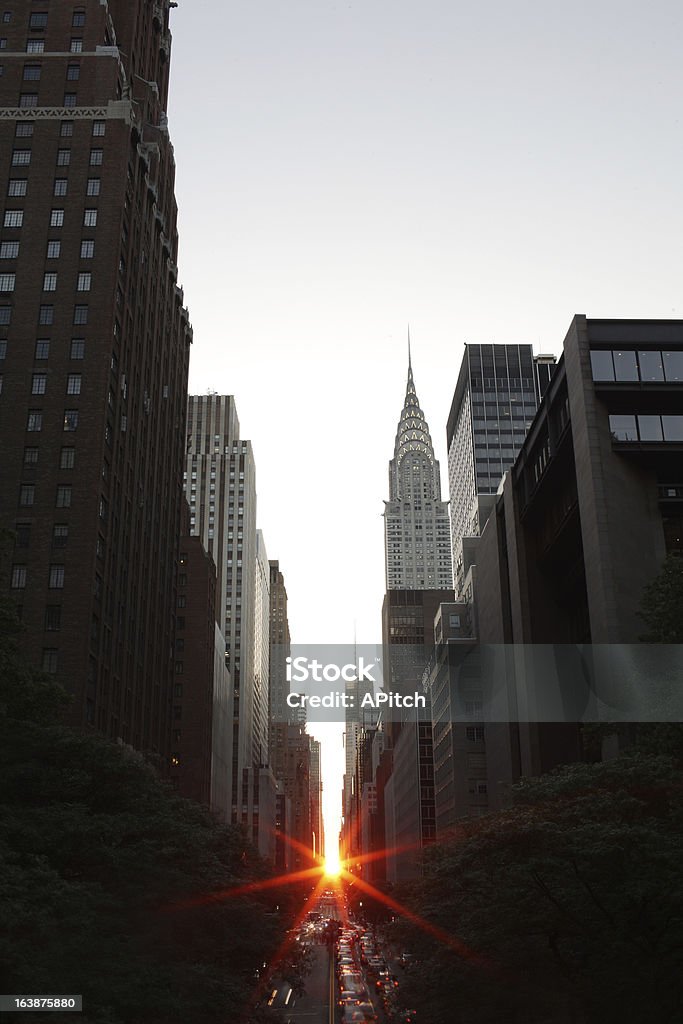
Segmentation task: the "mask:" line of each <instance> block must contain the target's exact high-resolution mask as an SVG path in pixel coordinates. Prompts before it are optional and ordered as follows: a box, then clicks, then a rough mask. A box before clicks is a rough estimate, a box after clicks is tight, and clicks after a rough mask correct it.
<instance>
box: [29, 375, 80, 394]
mask: <svg viewBox="0 0 683 1024" xmlns="http://www.w3.org/2000/svg"><path fill="white" fill-rule="evenodd" d="M81 383H82V379H81V374H80V373H70V374H68V375H67V378H66V393H67V395H80V393H81ZM46 392H47V373H42V372H41V373H34V374H33V377H32V379H31V394H32V395H44V394H45V393H46Z"/></svg>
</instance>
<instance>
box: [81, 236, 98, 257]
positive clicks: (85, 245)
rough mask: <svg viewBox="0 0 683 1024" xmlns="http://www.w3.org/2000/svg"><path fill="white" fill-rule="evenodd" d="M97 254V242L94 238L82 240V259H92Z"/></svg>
mask: <svg viewBox="0 0 683 1024" xmlns="http://www.w3.org/2000/svg"><path fill="white" fill-rule="evenodd" d="M94 255H95V243H94V241H93V240H92V239H90V238H87V239H85V240H84V241H82V242H81V259H82V260H91V259H92V258H93V256H94Z"/></svg>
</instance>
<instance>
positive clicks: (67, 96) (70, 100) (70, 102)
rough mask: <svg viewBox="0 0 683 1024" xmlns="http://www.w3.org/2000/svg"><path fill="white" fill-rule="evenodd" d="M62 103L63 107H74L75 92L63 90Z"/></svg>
mask: <svg viewBox="0 0 683 1024" xmlns="http://www.w3.org/2000/svg"><path fill="white" fill-rule="evenodd" d="M63 105H64V106H65V107H75V106H76V93H75V92H65V93H64V104H63Z"/></svg>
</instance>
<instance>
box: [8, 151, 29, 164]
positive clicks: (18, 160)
mask: <svg viewBox="0 0 683 1024" xmlns="http://www.w3.org/2000/svg"><path fill="white" fill-rule="evenodd" d="M30 163H31V150H30V149H15V150H13V151H12V167H28V165H29V164H30Z"/></svg>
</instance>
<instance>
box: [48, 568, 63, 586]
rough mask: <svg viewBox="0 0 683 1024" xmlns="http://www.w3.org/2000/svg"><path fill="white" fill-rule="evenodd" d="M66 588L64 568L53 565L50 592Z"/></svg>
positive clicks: (50, 576)
mask: <svg viewBox="0 0 683 1024" xmlns="http://www.w3.org/2000/svg"><path fill="white" fill-rule="evenodd" d="M63 586H64V566H63V565H51V566H50V575H49V587H50V590H61V589H62V588H63Z"/></svg>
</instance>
